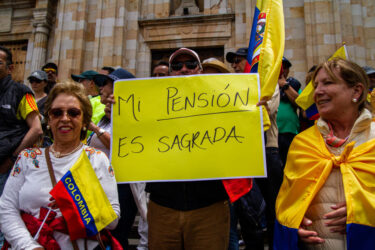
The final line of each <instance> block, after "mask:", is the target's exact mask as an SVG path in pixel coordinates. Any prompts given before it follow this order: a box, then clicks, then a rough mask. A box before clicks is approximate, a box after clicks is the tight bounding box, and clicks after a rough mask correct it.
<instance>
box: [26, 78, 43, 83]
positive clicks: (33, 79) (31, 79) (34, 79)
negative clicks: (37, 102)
mask: <svg viewBox="0 0 375 250" xmlns="http://www.w3.org/2000/svg"><path fill="white" fill-rule="evenodd" d="M29 82H30V83H33V82H35V83H41V82H42V80H39V79H36V78H30V80H29Z"/></svg>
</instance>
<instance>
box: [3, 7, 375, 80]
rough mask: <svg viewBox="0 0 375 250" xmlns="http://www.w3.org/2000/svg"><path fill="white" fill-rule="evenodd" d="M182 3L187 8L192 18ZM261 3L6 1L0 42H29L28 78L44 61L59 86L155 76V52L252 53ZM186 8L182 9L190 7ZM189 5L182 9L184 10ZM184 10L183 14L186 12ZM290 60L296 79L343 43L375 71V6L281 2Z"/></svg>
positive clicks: (26, 67)
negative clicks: (93, 74) (92, 72)
mask: <svg viewBox="0 0 375 250" xmlns="http://www.w3.org/2000/svg"><path fill="white" fill-rule="evenodd" d="M182 4H185V5H186V4H187V5H188V4H192V6H190V7H189V6H187V5H186V6H187V8H188V9H189V8H191V9H189V11H188V12H186V11H185V12H184V10H183V8H182V9H181V8H180V10H179V7H181V6H182ZM255 4H256V0H250V1H243V0H192V1H190V0H126V1H123V0H80V1H77V0H3V1H1V2H0V14H1V17H2V18H1V20H0V42H12V41H25V40H26V41H28V45H27V56H26V65H25V66H24V71H25V75H28V73H30V71H31V70H34V69H38V68H40V66H41V65H43V64H44V63H45V62H46V61H53V62H55V63H57V64H58V65H59V79H60V80H64V79H66V78H69V76H70V74H72V73H79V72H82V71H84V70H88V69H96V70H98V69H100V68H101V67H102V66H115V67H116V66H121V67H124V68H126V69H128V70H130V71H131V72H133V73H134V74H136V76H138V77H145V76H149V75H150V65H151V59H152V53H151V51H155V50H174V49H176V48H179V47H182V46H184V47H191V48H207V49H209V48H218V47H220V48H224V54H225V53H227V52H229V51H234V50H236V49H237V48H240V47H247V46H248V41H249V36H250V31H251V24H252V19H253V9H254V6H255ZM185 5H184V6H185ZM186 6H185V7H186ZM181 10H182V11H181ZM284 16H285V37H286V41H285V52H284V54H285V56H286V57H288V58H289V59H290V61H291V62H292V64H293V67H292V68H291V75H293V76H295V77H296V78H297V79H299V80H300V81H301V82H304V77H305V72H306V71H307V70H308V69H309V68H310V67H311V66H312V65H314V64H317V63H319V62H321V61H322V60H324V59H326V58H328V57H329V56H330V55H331V54H332V53H333V52H334V51H335V50H336V49H337V48H338V47H340V46H341V44H342V43H343V42H346V44H347V45H348V51H349V56H350V58H351V59H352V60H354V61H355V62H357V63H359V64H360V65H365V64H367V65H371V66H373V67H375V2H374V1H369V0H366V1H359V0H345V1H341V0H328V1H326V0H284Z"/></svg>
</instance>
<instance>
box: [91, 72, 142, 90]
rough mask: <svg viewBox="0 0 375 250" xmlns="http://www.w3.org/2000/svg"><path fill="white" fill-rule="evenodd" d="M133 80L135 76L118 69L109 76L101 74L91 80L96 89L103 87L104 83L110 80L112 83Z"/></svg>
mask: <svg viewBox="0 0 375 250" xmlns="http://www.w3.org/2000/svg"><path fill="white" fill-rule="evenodd" d="M130 78H135V76H134V75H133V74H132V73H130V72H129V71H127V70H125V69H123V68H118V69H116V70H115V71H113V72H112V73H111V74H108V75H103V74H97V75H95V76H94V78H93V80H94V82H95V85H96V86H98V87H103V86H104V85H105V82H106V81H107V80H108V79H110V80H112V82H114V81H117V80H120V79H130Z"/></svg>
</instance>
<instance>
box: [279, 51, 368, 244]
mask: <svg viewBox="0 0 375 250" xmlns="http://www.w3.org/2000/svg"><path fill="white" fill-rule="evenodd" d="M313 84H314V87H315V92H314V100H315V103H316V105H317V108H318V111H319V114H320V118H319V120H318V121H317V122H316V123H315V125H314V126H312V127H311V128H309V129H307V130H305V131H304V132H302V133H301V134H299V135H297V136H296V137H295V139H294V141H293V142H292V145H291V146H290V149H289V153H288V158H287V164H286V167H285V170H284V180H283V184H282V186H281V189H280V192H279V195H278V197H277V201H276V217H277V222H276V226H275V237H274V249H288V250H291V249H300V248H301V249H321V250H326V249H349V250H352V249H356V250H357V249H374V248H375V216H374V215H375V121H374V120H373V118H372V115H371V112H370V111H369V110H368V109H367V108H366V107H365V106H366V97H367V91H368V84H369V83H368V78H367V76H366V74H365V72H364V71H363V70H362V68H361V67H360V66H358V65H357V64H355V63H353V62H350V61H347V60H344V59H339V58H335V59H333V60H330V61H327V62H324V63H322V64H320V65H319V66H318V67H317V69H316V70H315V73H314V75H313Z"/></svg>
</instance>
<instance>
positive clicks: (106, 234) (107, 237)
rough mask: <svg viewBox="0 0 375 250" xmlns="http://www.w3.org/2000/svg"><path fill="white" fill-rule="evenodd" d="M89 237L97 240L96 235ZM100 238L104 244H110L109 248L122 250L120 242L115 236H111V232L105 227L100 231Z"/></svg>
mask: <svg viewBox="0 0 375 250" xmlns="http://www.w3.org/2000/svg"><path fill="white" fill-rule="evenodd" d="M89 239H90V240H97V239H96V236H91V237H90V238H89ZM100 239H101V240H102V241H103V243H104V244H106V245H111V250H123V248H122V246H121V244H120V242H119V241H118V240H117V239H116V238H115V237H113V235H112V234H111V232H110V231H109V230H107V229H103V230H102V231H100Z"/></svg>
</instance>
